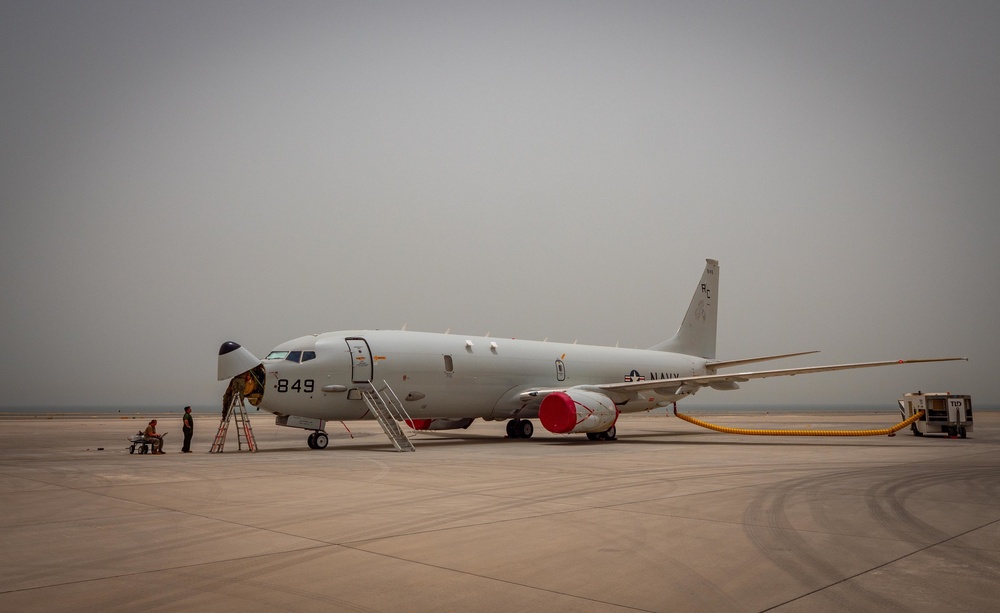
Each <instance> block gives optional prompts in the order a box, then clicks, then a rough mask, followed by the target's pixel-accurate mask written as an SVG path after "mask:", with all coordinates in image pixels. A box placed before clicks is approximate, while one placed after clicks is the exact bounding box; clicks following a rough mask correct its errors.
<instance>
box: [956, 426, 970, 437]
mask: <svg viewBox="0 0 1000 613" xmlns="http://www.w3.org/2000/svg"><path fill="white" fill-rule="evenodd" d="M966 434H968V433H967V432H966V431H965V426H959V427H958V436H959V438H965V436H966Z"/></svg>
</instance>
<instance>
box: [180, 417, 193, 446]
mask: <svg viewBox="0 0 1000 613" xmlns="http://www.w3.org/2000/svg"><path fill="white" fill-rule="evenodd" d="M181 419H182V420H184V421H183V422H182V423H183V427H182V429H183V430H184V446H183V447H181V451H182V452H183V453H191V435H192V434H194V418H193V417H191V407H184V416H183V417H181Z"/></svg>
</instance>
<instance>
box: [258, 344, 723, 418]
mask: <svg viewBox="0 0 1000 613" xmlns="http://www.w3.org/2000/svg"><path fill="white" fill-rule="evenodd" d="M285 352H288V353H285ZM310 352H312V353H310ZM313 354H314V355H315V357H312V355H313ZM289 356H290V357H291V358H292V359H289ZM296 359H297V360H298V361H296ZM706 362H707V360H705V359H702V358H698V357H693V356H689V355H681V354H675V353H668V352H663V351H652V350H642V349H623V348H617V347H599V346H591V345H577V344H566V343H549V342H539V341H527V340H517V339H504V338H490V337H473V336H462V335H457V334H433V333H426V332H409V331H403V330H358V331H342V332H329V333H325V334H319V335H313V336H304V337H301V338H298V339H294V340H291V341H288V342H285V343H282V344H281V345H279V346H277V347H275V348H274V350H273V351H272V352H271V353H270V354H269V356H268V357H267V358H265V359H264V360H263V368H264V370H265V372H266V378H265V381H264V388H265V389H264V394H263V398H262V399H261V401H260V403H259V408H260V409H262V410H266V411H270V412H272V413H276V414H283V415H296V416H301V417H313V418H318V419H325V420H354V419H365V418H369V417H370V415H368V407H367V406H366V404H365V402H364V401H363V400H362V398H361V396H360V394H359V393H358V386H359V385H364V384H366V383H367V382H368V381H371V382H373V383H374V384H375V385H376V386H380V385H381V384H382V382H383V381H384V382H386V383H387V384H388V385H389V386H390V387H391V388H392V390H393V391H394V392H395V393H396V395H397V396H398V397H399V399H400V400H402V401H403V406H404V408H405V409H406V411H407V413H408V414H409V415H410V416H411V417H413V418H414V419H422V418H470V417H480V418H484V419H488V420H489V419H509V418H532V417H537V415H538V403H537V402H525V400H524V398H523V396H522V393H523V392H525V391H527V390H531V389H539V388H555V387H558V388H567V387H575V386H586V385H596V384H598V383H608V382H612V381H631V380H636V379H638V378H640V377H641V378H644V379H647V380H649V379H673V378H677V377H683V376H691V375H699V374H705V373H706V372H708V371H707V369H706V367H705V364H706ZM665 392H672V393H665ZM689 392H690V390H683V389H682V390H670V389H669V388H667V389H665V390H654V391H650V390H646V391H643V392H635V393H632V394H630V395H628V396H627V397H626V398H624V402H621V400H623V399H619V402H618V408H619V410H621V411H623V412H638V411H644V410H648V409H652V408H655V407H656V406H658V405H662V404H666V403H670V402H674V401H676V400H677V399H679V398H682V397H684V396H686V395H688V393H689Z"/></svg>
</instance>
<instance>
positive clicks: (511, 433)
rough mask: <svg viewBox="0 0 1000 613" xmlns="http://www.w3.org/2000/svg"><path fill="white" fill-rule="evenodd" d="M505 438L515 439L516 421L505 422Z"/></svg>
mask: <svg viewBox="0 0 1000 613" xmlns="http://www.w3.org/2000/svg"><path fill="white" fill-rule="evenodd" d="M507 438H517V420H516V419H512V420H510V421H508V422H507Z"/></svg>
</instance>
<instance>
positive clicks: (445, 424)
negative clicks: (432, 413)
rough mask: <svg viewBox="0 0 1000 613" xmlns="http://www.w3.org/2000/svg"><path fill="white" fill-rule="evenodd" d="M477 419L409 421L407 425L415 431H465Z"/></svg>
mask: <svg viewBox="0 0 1000 613" xmlns="http://www.w3.org/2000/svg"><path fill="white" fill-rule="evenodd" d="M475 420H476V418H475V417H466V418H464V419H445V418H441V419H407V420H406V425H407V426H409V427H411V428H413V429H414V430H457V429H459V428H462V429H465V428H468V427H469V426H471V425H472V422H474V421H475Z"/></svg>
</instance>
